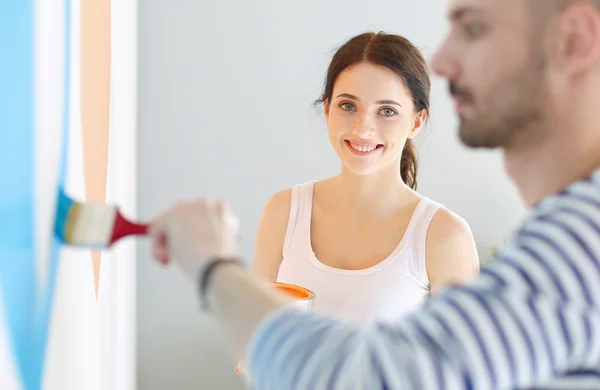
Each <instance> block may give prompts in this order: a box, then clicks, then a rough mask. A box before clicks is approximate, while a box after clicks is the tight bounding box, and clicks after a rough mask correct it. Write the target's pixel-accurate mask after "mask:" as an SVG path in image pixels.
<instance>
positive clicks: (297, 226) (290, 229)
mask: <svg viewBox="0 0 600 390" xmlns="http://www.w3.org/2000/svg"><path fill="white" fill-rule="evenodd" d="M314 186H315V182H314V181H310V182H307V183H301V184H296V185H294V186H293V187H292V198H291V202H290V217H289V219H288V225H287V230H286V232H285V240H284V243H283V250H284V251H286V250H287V249H288V248H290V247H291V246H292V245H293V244H294V243H295V242H296V241H297V240H299V239H303V238H304V236H305V235H306V234H310V221H311V216H312V200H313V192H314Z"/></svg>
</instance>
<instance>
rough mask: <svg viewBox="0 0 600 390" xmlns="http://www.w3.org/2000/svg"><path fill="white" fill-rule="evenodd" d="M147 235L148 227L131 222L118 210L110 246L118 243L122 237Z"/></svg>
mask: <svg viewBox="0 0 600 390" xmlns="http://www.w3.org/2000/svg"><path fill="white" fill-rule="evenodd" d="M147 234H148V225H146V224H140V223H135V222H131V221H130V220H128V219H127V218H125V217H124V216H123V215H122V214H121V212H120V211H119V210H117V215H116V217H115V225H114V228H113V234H112V237H111V239H110V244H109V245H112V244H114V243H115V242H117V241H119V240H120V239H121V238H123V237H127V236H145V235H147Z"/></svg>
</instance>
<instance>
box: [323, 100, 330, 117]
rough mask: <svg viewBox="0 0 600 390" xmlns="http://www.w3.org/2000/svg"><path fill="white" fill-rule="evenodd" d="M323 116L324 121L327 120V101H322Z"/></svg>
mask: <svg viewBox="0 0 600 390" xmlns="http://www.w3.org/2000/svg"><path fill="white" fill-rule="evenodd" d="M323 114H324V115H325V120H328V119H329V101H328V100H327V99H324V100H323Z"/></svg>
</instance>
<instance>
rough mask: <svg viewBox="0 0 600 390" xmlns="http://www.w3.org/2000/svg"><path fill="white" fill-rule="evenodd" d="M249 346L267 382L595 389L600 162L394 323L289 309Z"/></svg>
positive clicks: (255, 379) (599, 356)
mask: <svg viewBox="0 0 600 390" xmlns="http://www.w3.org/2000/svg"><path fill="white" fill-rule="evenodd" d="M284 354H285V355H287V358H285V359H281V358H282V357H283V355H284ZM247 356H249V366H248V373H249V376H250V377H251V378H252V379H251V380H252V383H253V385H255V386H256V388H258V389H261V390H269V389H307V390H313V389H350V388H356V389H370V390H377V389H417V390H422V389H477V390H486V389H542V388H543V389H571V390H577V389H600V171H598V172H596V173H594V174H593V175H592V176H591V177H590V179H587V180H581V181H579V182H577V183H575V184H573V185H571V186H570V187H569V188H568V189H567V190H565V191H563V192H561V193H560V194H557V195H555V196H552V197H549V198H548V199H546V200H545V201H543V202H541V203H540V204H539V205H538V206H537V207H536V209H535V210H533V212H532V213H531V215H530V217H529V218H528V219H527V220H526V221H525V222H524V224H523V226H522V227H521V229H520V230H519V231H518V232H517V234H516V235H515V236H514V240H513V242H512V243H511V245H510V246H509V247H507V249H506V250H505V251H503V252H502V253H501V254H500V255H499V256H498V258H497V259H496V260H495V261H494V262H493V263H492V264H490V265H489V266H488V267H486V268H484V269H483V270H482V274H481V275H480V277H479V278H477V279H476V280H475V281H473V283H471V284H470V285H469V286H466V287H454V288H451V289H448V290H447V291H446V292H444V293H443V294H441V295H439V296H437V297H436V298H434V299H432V300H431V301H429V302H428V303H427V305H426V306H425V307H424V308H423V310H421V311H419V312H418V313H415V314H414V315H411V316H409V317H407V318H405V319H404V320H402V321H400V322H399V323H397V324H395V325H392V326H379V327H377V328H373V329H371V330H366V331H365V330H358V329H354V328H352V327H349V326H344V325H342V324H338V323H335V322H332V321H330V320H327V319H324V318H321V317H319V316H317V315H314V314H310V313H305V312H299V311H295V310H291V309H284V310H281V311H279V312H277V313H274V314H272V315H271V316H270V317H269V318H267V319H266V320H265V321H264V322H263V324H262V325H261V326H260V327H259V329H258V330H257V332H256V334H255V335H254V338H253V340H252V342H251V345H250V347H249V352H248V355H247Z"/></svg>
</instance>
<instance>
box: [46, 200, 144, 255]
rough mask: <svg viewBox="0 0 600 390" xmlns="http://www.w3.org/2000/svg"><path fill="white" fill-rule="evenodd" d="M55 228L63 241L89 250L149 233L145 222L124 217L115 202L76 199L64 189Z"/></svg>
mask: <svg viewBox="0 0 600 390" xmlns="http://www.w3.org/2000/svg"><path fill="white" fill-rule="evenodd" d="M54 229H55V230H54V231H55V234H56V236H57V237H58V239H59V240H60V241H61V242H62V243H63V244H66V245H69V246H75V247H84V248H90V249H105V248H109V247H111V246H112V245H113V244H114V243H116V242H117V241H119V240H120V239H122V238H124V237H128V236H144V235H147V234H148V225H145V224H138V223H134V222H132V221H130V220H129V219H127V218H125V217H124V216H123V214H121V211H120V210H119V208H118V207H117V206H116V205H111V204H105V203H82V202H78V201H76V200H74V199H72V198H71V197H69V196H68V195H67V194H66V193H65V192H64V190H63V189H60V190H59V194H58V199H57V211H56V224H55V228H54Z"/></svg>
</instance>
